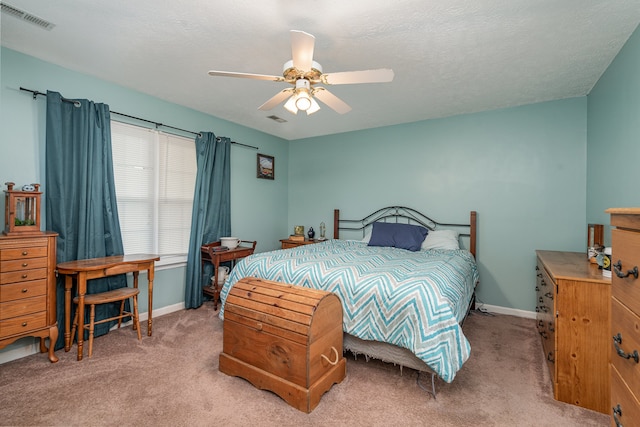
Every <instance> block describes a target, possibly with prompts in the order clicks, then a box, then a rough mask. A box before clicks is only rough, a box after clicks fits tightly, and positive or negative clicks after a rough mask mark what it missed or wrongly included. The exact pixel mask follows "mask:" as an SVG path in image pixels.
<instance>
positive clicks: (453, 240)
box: [420, 230, 460, 251]
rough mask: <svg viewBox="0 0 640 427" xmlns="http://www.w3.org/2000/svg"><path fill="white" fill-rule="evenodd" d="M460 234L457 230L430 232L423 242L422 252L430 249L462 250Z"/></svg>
mask: <svg viewBox="0 0 640 427" xmlns="http://www.w3.org/2000/svg"><path fill="white" fill-rule="evenodd" d="M459 235H460V234H459V233H458V232H457V231H455V230H429V234H427V237H426V238H425V239H424V242H422V246H421V248H420V249H421V250H423V251H426V250H429V249H448V250H454V249H460V244H459V242H458V237H459Z"/></svg>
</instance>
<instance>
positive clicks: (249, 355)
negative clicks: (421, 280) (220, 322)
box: [220, 277, 347, 413]
mask: <svg viewBox="0 0 640 427" xmlns="http://www.w3.org/2000/svg"><path fill="white" fill-rule="evenodd" d="M346 368H347V365H346V361H345V359H344V357H343V356H342V304H341V303H340V299H339V298H338V297H337V296H336V295H335V294H332V293H330V292H325V291H319V290H315V289H308V288H304V287H301V286H294V285H288V284H284V283H278V282H273V281H269V280H263V279H256V278H250V277H247V278H244V279H242V280H240V281H238V282H237V283H236V284H235V285H234V286H233V287H232V288H231V290H230V292H229V295H228V297H227V300H226V303H225V306H224V328H223V349H222V353H220V371H221V372H224V373H225V374H227V375H234V376H238V377H242V378H244V379H246V380H248V381H249V382H251V383H252V384H253V385H254V386H256V387H257V388H259V389H263V390H270V391H272V392H274V393H276V394H277V395H278V396H280V397H281V398H282V399H284V400H285V401H286V402H287V403H289V404H290V405H291V406H293V407H294V408H296V409H299V410H300V411H304V412H307V413H309V412H311V411H312V410H313V409H314V408H315V407H316V406H317V405H318V403H320V398H321V397H322V395H323V394H324V393H325V392H326V391H328V390H329V389H330V388H331V386H332V385H333V384H335V383H340V382H341V381H342V380H343V379H344V377H345V375H346Z"/></svg>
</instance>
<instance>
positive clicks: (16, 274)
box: [0, 268, 47, 285]
mask: <svg viewBox="0 0 640 427" xmlns="http://www.w3.org/2000/svg"><path fill="white" fill-rule="evenodd" d="M46 278H47V269H46V268H36V269H33V270H26V271H9V272H7V273H0V285H5V284H7V283H15V282H25V281H28V280H38V279H46Z"/></svg>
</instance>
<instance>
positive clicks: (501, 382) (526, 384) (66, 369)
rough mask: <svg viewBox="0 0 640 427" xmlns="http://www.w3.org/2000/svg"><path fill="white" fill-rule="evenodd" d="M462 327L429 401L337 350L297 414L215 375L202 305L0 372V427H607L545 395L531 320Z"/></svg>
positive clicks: (216, 323) (214, 338) (214, 326)
mask: <svg viewBox="0 0 640 427" xmlns="http://www.w3.org/2000/svg"><path fill="white" fill-rule="evenodd" d="M464 329H465V333H466V335H467V337H468V338H469V340H470V341H471V348H472V354H471V358H470V359H469V361H468V362H467V363H466V364H465V365H464V367H463V369H462V370H461V371H460V372H459V373H458V375H457V377H456V378H455V380H454V381H453V383H451V384H446V383H444V382H443V381H441V380H438V381H437V382H436V388H437V390H438V396H437V398H436V399H434V398H433V397H432V396H430V395H429V394H428V393H426V392H425V391H424V390H422V389H421V388H420V387H418V386H417V385H416V377H417V374H416V372H415V371H412V370H409V369H405V370H404V372H403V375H402V376H401V375H400V370H399V368H398V367H394V366H393V365H389V364H382V363H380V362H377V361H369V362H366V361H365V360H364V359H363V358H358V359H357V360H355V359H354V358H353V356H351V355H348V356H347V358H348V362H347V377H346V378H345V380H344V381H343V382H342V383H340V384H337V385H334V386H333V388H332V389H331V390H329V392H327V393H326V394H325V395H324V396H323V397H322V400H321V402H320V404H319V405H318V407H317V408H316V409H315V410H314V411H313V412H311V413H310V414H305V413H303V412H300V411H297V410H296V409H293V408H292V407H290V406H289V405H287V404H286V403H285V402H284V401H283V400H282V399H280V398H279V397H278V396H276V395H275V394H273V393H271V392H267V391H262V390H258V389H256V388H254V387H253V386H252V385H251V384H250V383H249V382H247V381H245V380H243V379H240V378H235V377H229V376H227V375H225V374H222V373H221V372H219V371H218V354H219V353H220V351H221V350H222V322H221V321H220V320H219V319H218V317H217V312H214V311H213V307H212V305H211V303H205V305H203V306H202V307H201V308H199V309H197V310H186V311H180V312H176V313H172V314H169V315H166V316H162V317H158V318H156V319H154V329H153V333H154V336H153V337H147V336H145V334H144V333H143V339H142V342H138V341H137V339H136V338H135V333H134V332H133V331H132V330H131V329H130V328H126V329H124V330H120V331H113V332H111V333H109V334H108V335H107V336H103V337H100V338H97V339H96V341H95V344H94V355H93V357H92V358H91V359H89V358H87V357H86V356H85V359H84V360H83V361H81V362H78V361H76V360H75V349H76V348H75V346H74V347H73V348H72V350H71V351H70V352H69V353H65V352H64V351H59V352H56V354H57V355H58V356H59V357H60V361H59V362H58V363H56V364H51V363H50V362H49V361H48V359H47V357H46V355H43V354H36V355H32V356H29V357H25V358H23V359H20V360H15V361H12V362H9V363H5V364H3V365H0V424H1V425H60V426H62V425H64V426H70V425H78V426H79V425H83V426H86V425H91V426H102V425H106V426H110V425H113V426H120V425H134V426H146V425H153V426H187V425H188V426H218V425H220V426H254V427H258V426H271V425H273V426H315V425H318V426H320V425H322V426H327V425H339V426H342V425H348V426H349V427H356V426H387V425H402V426H426V425H432V426H551V425H562V426H580V427H583V426H607V425H609V417H608V416H607V415H604V414H600V413H597V412H593V411H589V410H586V409H582V408H579V407H576V406H573V405H569V404H565V403H560V402H557V401H555V400H554V399H553V397H552V390H551V384H550V382H549V373H548V372H547V368H546V366H545V362H544V358H543V355H542V348H541V344H540V339H539V337H538V334H537V332H536V328H535V323H534V321H533V320H530V319H521V318H517V317H511V316H503V315H496V316H487V315H483V314H479V313H475V312H473V313H472V314H471V315H470V316H469V318H468V319H467V321H466V323H465V326H464ZM145 331H146V325H145V326H143V332H145ZM85 349H86V347H85ZM424 381H425V382H428V380H427V379H426V378H425V380H424Z"/></svg>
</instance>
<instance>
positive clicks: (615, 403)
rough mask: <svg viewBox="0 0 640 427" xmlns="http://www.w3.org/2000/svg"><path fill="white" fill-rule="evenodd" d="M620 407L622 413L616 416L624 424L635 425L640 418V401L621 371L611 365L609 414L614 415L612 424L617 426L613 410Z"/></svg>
mask: <svg viewBox="0 0 640 427" xmlns="http://www.w3.org/2000/svg"><path fill="white" fill-rule="evenodd" d="M616 409H619V411H620V413H616V414H615V417H616V419H617V420H618V422H619V423H620V425H623V426H634V425H637V424H634V423H635V422H636V421H637V420H640V403H639V402H638V399H637V398H636V396H634V394H633V393H632V392H631V390H629V387H628V386H627V384H626V383H625V382H624V380H623V379H622V377H620V373H619V372H618V371H617V370H616V368H615V367H614V366H611V409H609V411H611V412H609V414H610V415H612V419H611V425H612V426H615V425H616V423H615V421H613V416H614V413H613V411H614V410H616Z"/></svg>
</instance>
